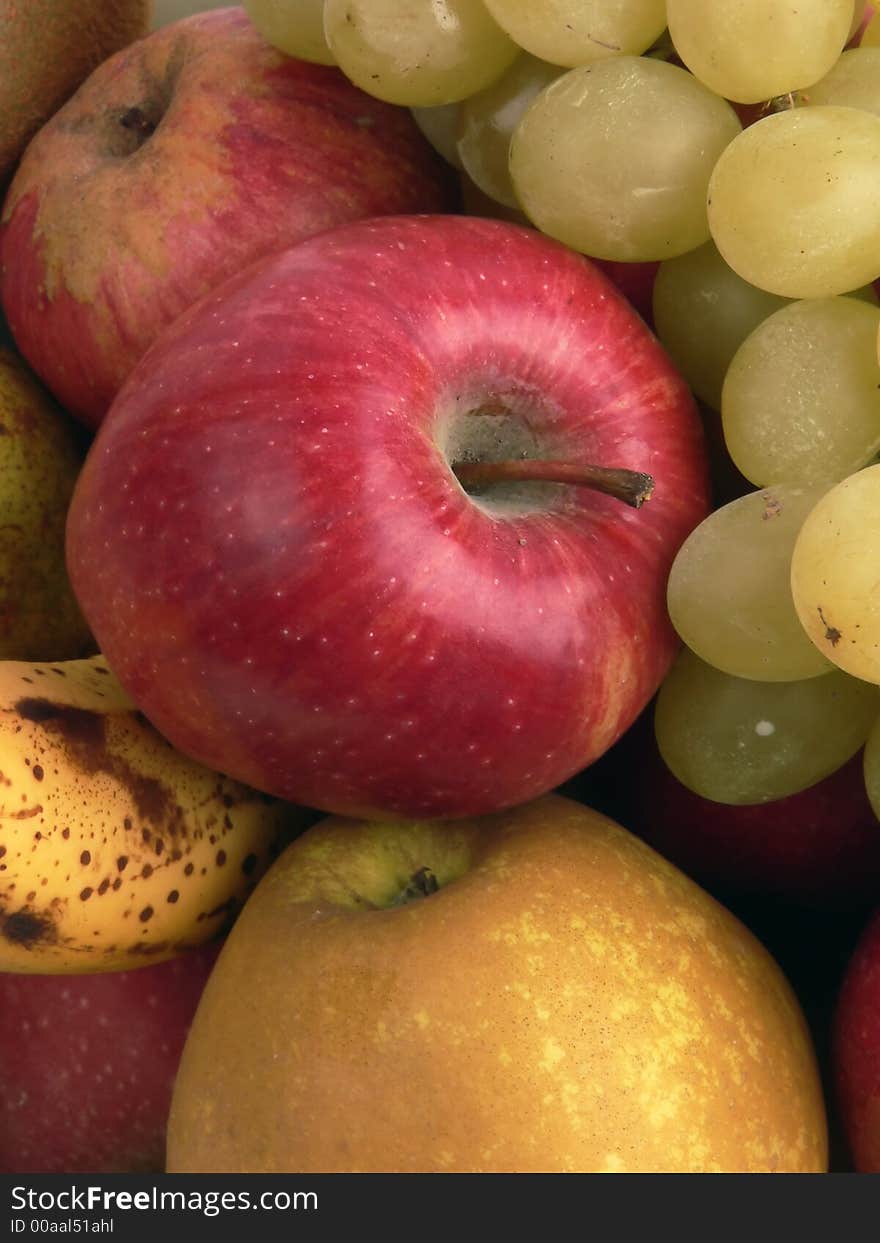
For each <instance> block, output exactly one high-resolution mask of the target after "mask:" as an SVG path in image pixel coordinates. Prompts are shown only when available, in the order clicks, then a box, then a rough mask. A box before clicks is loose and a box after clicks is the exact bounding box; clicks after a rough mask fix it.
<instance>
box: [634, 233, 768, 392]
mask: <svg viewBox="0 0 880 1243" xmlns="http://www.w3.org/2000/svg"><path fill="white" fill-rule="evenodd" d="M653 298H654V305H653V310H654V329H655V331H656V333H657V336H658V337H659V338H660V340H661V341H662V343H663V345H664V346H665V347H666V349H667V350H668V352H669V354H670V356H671V358H672V360H673V362H674V363H675V364H676V365H677V367H678V368H679V370H680V371H681V373H682V375H683V376H684V378H685V379H686V380H687V382H688V384H689V385H690V386H691V388H692V389H693V390H694V392H695V393H696V394H697V396H698V397H701V398H702V399H703V401H705V402H706V404H707V405H709V406H711V407H712V409H713V410H720V409H721V386H722V384H723V383H724V377H725V375H726V374H727V368H728V367H729V366H730V360H731V359H732V358H733V356H734V354H735V353H736V351H737V350H738V349H739V347H740V345H742V343H743V341H744V340H745V339H746V337H747V336H748V335H749V333H750V332H751V331H752V329H753V328H756V327H757V326H758V324H760V323H761V321H762V320H764V319H766V318H767V316H768V315H772V314H773V312H774V311H778V310H779V309H780V307H783V306H786V305H787V304H788V301H789V299H787V298H780V297H779V296H778V295H777V294H772V293H767V291H766V290H765V289H758V288H757V286H755V285H750V284H749V283H748V281H744V280H743V279H742V277H741V276H738V275H737V274H736V272H734V270H733V268H731V267H730V265H729V264H727V263H725V262H724V260H723V259H722V258H721V255H720V254H719V253H718V248H717V247H716V245H715V243H714V242H706V244H705V245H704V246H698V247H697V249H696V250H691V251H688V253H687V254H686V255H679V256H678V258H676V259H667V260H666V261H665V262H664V263H661V264H660V267H659V269H658V271H657V275H656V277H655V279H654V294H653Z"/></svg>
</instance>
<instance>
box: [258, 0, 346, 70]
mask: <svg viewBox="0 0 880 1243" xmlns="http://www.w3.org/2000/svg"><path fill="white" fill-rule="evenodd" d="M244 7H245V8H246V9H247V13H248V17H249V18H250V19H251V21H252V22H253V23H254V25H255V26H256V28H257V30H259V32H260V34H261V35H262V36H263V38H264V39H265V40H266V41H267V43H271V44H272V45H273V46H274V47H277V48H279V49H280V51H282V52H286V53H287V55H288V56H296V57H298V58H299V59H300V60H311V61H314V62H315V63H316V64H319V65H332V64H333V63H334V57H333V53H332V52H331V51H330V49H329V47H328V46H327V40H326V39H325V37H324V0H244Z"/></svg>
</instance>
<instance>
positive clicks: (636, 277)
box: [593, 259, 660, 327]
mask: <svg viewBox="0 0 880 1243" xmlns="http://www.w3.org/2000/svg"><path fill="white" fill-rule="evenodd" d="M593 262H594V263H595V264H597V265H598V266H599V267H600V268H601V269H602V271H603V272H604V273H605V275H606V276H608V277H609V278H610V279H611V280H612V281H613V282H614V284H615V285H616V286H617V288H618V289H619V290H620V292H621V293H622V294H623V296H624V297H625V298H627V299H628V300H629V301H630V302H631V303H632V304H633V306H634V307H635V308H636V310H637V311H638V313H639V314H640V315H641V317H642V319H643V320H644V321H645V323H646V324H648V326H649V327H653V325H654V305H653V301H654V280H655V278H656V276H657V269H658V268H659V267H660V264H659V263H620V262H618V261H617V260H615V259H594V260H593Z"/></svg>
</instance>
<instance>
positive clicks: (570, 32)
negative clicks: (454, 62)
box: [485, 0, 666, 68]
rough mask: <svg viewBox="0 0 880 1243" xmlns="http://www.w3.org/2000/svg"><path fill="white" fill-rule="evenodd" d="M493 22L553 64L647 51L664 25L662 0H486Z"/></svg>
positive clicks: (572, 64)
mask: <svg viewBox="0 0 880 1243" xmlns="http://www.w3.org/2000/svg"><path fill="white" fill-rule="evenodd" d="M485 2H486V8H487V9H488V10H489V12H490V13H491V14H492V16H493V17H494V18H495V20H496V21H497V22H498V25H499V26H501V27H503V29H504V30H506V31H507V33H508V34H509V35H510V37H511V39H513V40H514V42H515V43H518V44H519V46H520V47H522V48H525V49H526V51H529V52H531V53H532V55H533V56H538V57H540V58H541V59H542V60H546V61H549V62H550V63H551V64H553V65H567V66H568V67H569V68H574V67H575V66H576V65H586V64H588V63H589V62H590V61H594V60H604V59H605V58H606V57H608V56H619V55H620V54H621V53H630V54H635V55H638V54H639V53H641V52H644V51H646V50H647V49H648V48H649V47H650V46H651V44H652V43H653V42H654V41H655V39H657V38H658V37H659V36H660V35H661V34H662V33H663V31H664V29H665V27H666V4H665V3H664V0H539V2H538V3H535V0H485Z"/></svg>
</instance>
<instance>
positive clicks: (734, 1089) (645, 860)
mask: <svg viewBox="0 0 880 1243" xmlns="http://www.w3.org/2000/svg"><path fill="white" fill-rule="evenodd" d="M827 1160H828V1154H827V1135H826V1118H825V1107H824V1101H823V1096H822V1091H821V1087H820V1080H819V1075H818V1073H817V1066H816V1059H815V1056H814V1051H813V1048H812V1045H811V1040H810V1035H809V1032H808V1028H807V1026H806V1023H805V1020H804V1017H803V1015H802V1012H801V1010H800V1008H799V1004H798V1002H797V1000H796V998H795V995H794V994H793V992H792V990H791V988H790V986H789V984H788V982H787V981H786V979H785V977H784V976H783V974H782V972H781V970H780V969H779V966H778V965H777V963H776V962H775V961H774V960H773V959H772V958H771V957H770V955H769V954H768V953H767V951H766V950H765V949H764V948H763V946H762V945H761V944H760V943H759V942H758V941H757V939H756V938H755V937H754V936H753V935H752V934H751V933H750V932H749V931H748V930H747V929H746V928H745V927H744V926H743V925H742V924H741V923H740V922H739V921H738V920H737V919H735V918H734V916H733V915H732V914H731V913H730V912H729V911H727V910H726V909H725V908H724V907H722V906H721V905H719V904H718V903H717V902H716V901H715V900H714V899H712V898H711V897H710V896H709V895H708V894H706V893H705V892H704V891H703V890H701V889H700V888H698V886H697V885H695V884H694V883H693V882H692V881H691V880H689V879H688V878H687V877H685V876H684V874H683V873H681V872H679V871H678V870H677V869H676V868H675V867H673V866H672V865H671V864H670V863H668V862H667V861H666V860H664V859H663V858H661V857H660V856H659V855H658V854H656V853H655V852H654V851H652V850H651V849H650V848H649V847H648V846H647V845H645V844H644V843H643V842H642V841H640V840H639V839H637V838H636V837H634V836H633V835H632V834H630V833H628V832H627V831H626V830H625V829H623V828H621V827H620V826H619V825H617V824H615V823H613V822H612V821H610V820H608V819H606V818H605V817H603V816H601V815H599V814H598V813H597V812H594V811H592V810H590V809H589V808H586V807H584V806H582V805H580V804H578V803H574V802H572V801H571V800H568V799H565V798H562V797H560V796H558V795H548V796H547V797H545V798H542V799H540V800H538V801H537V802H534V803H532V804H529V805H526V806H523V807H520V808H518V809H516V810H513V811H509V812H504V813H502V814H499V815H494V816H491V817H487V818H485V819H483V820H472V821H456V822H448V823H433V824H431V823H404V824H400V823H398V824H388V823H384V824H383V823H374V824H366V823H358V822H354V821H345V820H341V819H327V820H324V821H322V822H320V823H319V824H317V825H316V826H314V827H313V828H311V829H309V830H308V831H307V832H306V833H304V834H303V835H302V836H301V837H300V838H299V839H298V840H297V841H295V842H294V843H293V844H292V845H291V846H290V847H288V848H287V850H286V851H285V852H284V853H283V854H282V855H281V857H280V858H279V859H278V860H277V862H276V863H275V864H274V865H273V866H272V868H271V869H270V870H269V872H268V873H267V875H266V876H265V877H264V878H263V880H262V881H261V882H260V884H259V885H258V886H257V888H256V890H255V891H254V893H253V895H252V896H251V898H250V899H249V901H248V904H247V906H246V907H245V909H244V911H243V913H242V915H241V917H240V919H239V921H238V922H237V924H236V926H235V927H234V928H233V930H232V933H231V935H230V937H229V938H228V940H227V941H226V942H225V944H224V946H223V949H222V950H221V953H220V957H219V960H218V962H217V964H216V966H215V969H214V971H213V973H212V976H211V979H210V980H209V982H208V986H207V988H206V990H205V992H204V993H203V995H202V998H201V1001H200V1003H199V1008H198V1010H197V1012H196V1017H195V1020H194V1023H193V1026H192V1027H191V1029H190V1033H189V1037H188V1040H187V1044H186V1047H185V1049H184V1054H183V1059H182V1062H181V1065H180V1069H179V1072H178V1076H177V1080H176V1086H175V1092H174V1097H173V1101H172V1107H171V1116H170V1122H169V1134H168V1169H169V1170H170V1171H171V1172H196V1171H198V1172H204V1173H209V1172H217V1173H219V1172H224V1173H226V1172H230V1173H232V1172H260V1173H262V1172H267V1173H268V1172H272V1173H281V1172H289V1171H291V1170H296V1171H297V1172H299V1173H301V1174H305V1173H321V1172H328V1173H329V1172H342V1171H346V1172H447V1171H448V1172H486V1173H492V1172H521V1173H527V1172H594V1171H596V1172H610V1171H633V1172H637V1171H641V1172H704V1171H705V1172H708V1171H719V1172H720V1171H736V1172H740V1171H742V1172H746V1171H749V1172H757V1171H776V1172H784V1171H793V1172H794V1171H813V1172H821V1171H824V1170H825V1169H826V1168H827Z"/></svg>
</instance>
